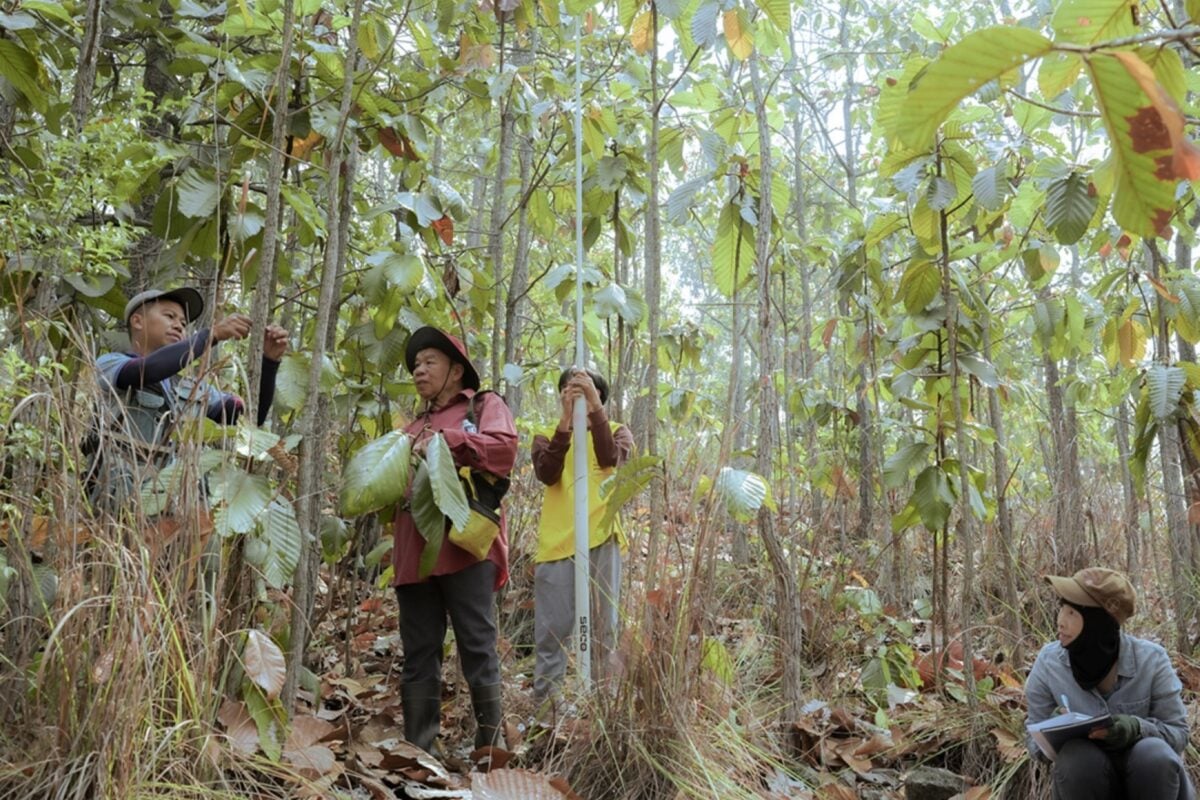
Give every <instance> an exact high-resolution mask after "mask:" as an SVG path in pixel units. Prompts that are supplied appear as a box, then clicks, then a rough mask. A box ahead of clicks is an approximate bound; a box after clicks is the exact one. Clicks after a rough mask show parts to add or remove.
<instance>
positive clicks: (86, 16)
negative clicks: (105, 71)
mask: <svg viewBox="0 0 1200 800" xmlns="http://www.w3.org/2000/svg"><path fill="white" fill-rule="evenodd" d="M103 33H104V0H87V6H86V7H85V8H84V12H83V38H82V39H81V40H80V42H79V63H78V65H77V66H76V67H75V92H74V96H73V98H72V100H71V115H72V116H73V117H75V128H76V130H83V126H84V124H85V123H86V122H87V118H88V111H90V110H91V108H92V91H93V90H94V89H95V88H96V65H97V64H98V63H99V60H100V38H101V36H102V35H103Z"/></svg>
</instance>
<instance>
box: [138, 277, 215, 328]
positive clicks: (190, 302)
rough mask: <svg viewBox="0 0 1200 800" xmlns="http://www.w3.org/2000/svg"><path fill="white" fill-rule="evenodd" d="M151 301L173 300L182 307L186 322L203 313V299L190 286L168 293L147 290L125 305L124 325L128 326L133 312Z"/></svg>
mask: <svg viewBox="0 0 1200 800" xmlns="http://www.w3.org/2000/svg"><path fill="white" fill-rule="evenodd" d="M153 300H174V301H175V302H176V303H179V305H181V306H183V313H184V314H185V315H186V316H187V321H188V322H191V321H193V320H194V319H196V317H198V316H200V315H201V314H202V313H203V312H204V298H203V297H202V296H201V295H200V292H198V291H196V290H195V289H193V288H192V287H191V286H181V287H179V288H178V289H171V290H170V291H164V290H163V289H147V290H146V291H144V292H138V293H137V294H135V295H134V296H133V297H132V298H130V300H129V302H128V303H126V304H125V324H126V325H128V324H129V318H130V317H132V316H133V312H135V311H137V310H138V309H139V308H141V307H142V306H144V305H146V303H149V302H151V301H153Z"/></svg>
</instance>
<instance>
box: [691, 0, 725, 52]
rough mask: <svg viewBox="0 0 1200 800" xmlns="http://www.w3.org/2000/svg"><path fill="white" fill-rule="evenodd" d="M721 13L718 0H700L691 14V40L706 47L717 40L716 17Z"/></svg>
mask: <svg viewBox="0 0 1200 800" xmlns="http://www.w3.org/2000/svg"><path fill="white" fill-rule="evenodd" d="M720 13H721V4H720V2H718V0H700V5H699V6H698V7H697V8H696V11H695V13H694V14H693V15H692V25H691V33H692V40H693V41H695V42H696V44H698V45H699V46H701V47H707V46H708V45H710V44H712V43H713V42H715V41H716V40H717V37H718V36H719V33H718V32H717V17H718V16H719V15H720Z"/></svg>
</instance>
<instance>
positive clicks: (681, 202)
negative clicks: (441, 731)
mask: <svg viewBox="0 0 1200 800" xmlns="http://www.w3.org/2000/svg"><path fill="white" fill-rule="evenodd" d="M712 180H713V176H712V173H708V172H706V173H704V174H703V175H698V176H697V177H695V178H689V179H688V180H686V181H684V182H683V183H681V184H679V185H678V186H676V187H675V191H673V192H671V195H670V196H669V197H668V198H667V203H666V208H667V221H668V222H672V223H674V224H676V225H682V224H684V223H685V222H687V215H688V211H690V210H691V208H692V205H693V204H695V202H696V195H697V194H699V193H700V190H701V189H703V188H704V187H705V186H707V185H708V184H710V183H712Z"/></svg>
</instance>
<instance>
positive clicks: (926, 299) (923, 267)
mask: <svg viewBox="0 0 1200 800" xmlns="http://www.w3.org/2000/svg"><path fill="white" fill-rule="evenodd" d="M941 288H942V275H941V272H940V271H939V270H938V268H937V265H936V264H934V263H933V262H932V261H916V262H914V263H912V264H909V265H908V269H906V270H904V275H903V277H901V278H900V292H899V294H900V299H901V300H902V301H903V302H904V308H905V310H907V311H908V313H910V314H916V313H917V312H919V311H924V310H925V307H926V306H928V305H929V304H930V302H932V301H933V298H935V297H937V295H938V292H939V291H941Z"/></svg>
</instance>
